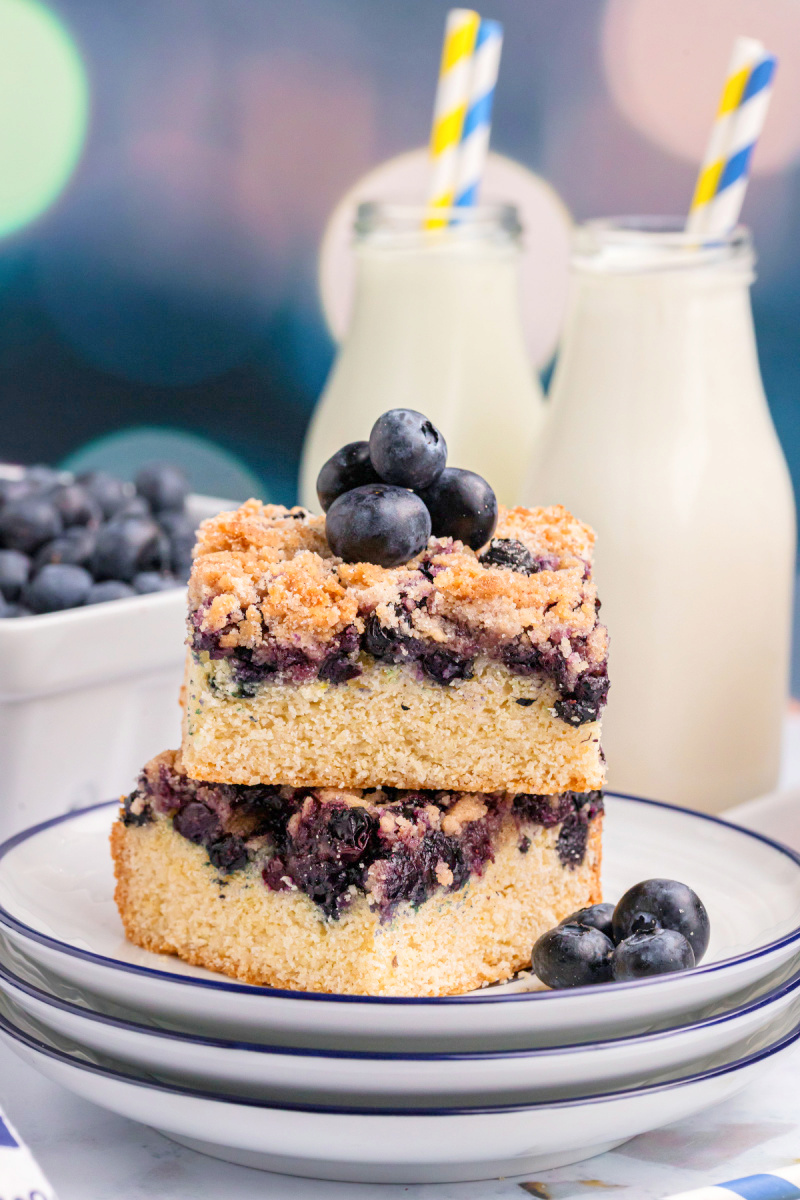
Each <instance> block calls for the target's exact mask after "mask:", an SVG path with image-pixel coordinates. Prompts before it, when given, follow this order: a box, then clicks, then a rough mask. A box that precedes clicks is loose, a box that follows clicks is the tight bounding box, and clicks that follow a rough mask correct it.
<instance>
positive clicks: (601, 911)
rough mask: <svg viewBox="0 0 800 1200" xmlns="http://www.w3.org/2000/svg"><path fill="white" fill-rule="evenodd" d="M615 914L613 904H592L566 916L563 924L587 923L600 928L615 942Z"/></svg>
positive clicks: (589, 925) (593, 927)
mask: <svg viewBox="0 0 800 1200" xmlns="http://www.w3.org/2000/svg"><path fill="white" fill-rule="evenodd" d="M613 916H614V905H613V904H591V905H589V907H588V908H579V909H578V911H577V912H574V913H572V915H571V916H569V917H565V918H564V920H563V921H562V922H561V924H562V925H586V926H587V927H591V928H592V929H599V930H600V932H601V933H604V934H605V935H606V937H607V938H610V940H611V941H612V942H613V940H614V935H613V933H612V928H611V922H612V918H613Z"/></svg>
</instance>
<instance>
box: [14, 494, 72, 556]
mask: <svg viewBox="0 0 800 1200" xmlns="http://www.w3.org/2000/svg"><path fill="white" fill-rule="evenodd" d="M61 530H62V523H61V517H60V516H59V514H58V510H57V509H56V506H55V505H54V504H53V502H52V501H51V500H49V499H47V497H45V496H34V495H31V496H21V497H20V498H19V499H18V500H9V501H8V503H7V504H5V505H4V506H3V508H2V509H0V545H3V546H5V547H6V548H7V549H8V550H21V551H22V553H23V554H30V553H32V551H34V550H36V549H38V547H39V546H41V545H42V544H43V543H44V542H49V541H51V540H52V538H54V537H58V535H59V534H60V533H61Z"/></svg>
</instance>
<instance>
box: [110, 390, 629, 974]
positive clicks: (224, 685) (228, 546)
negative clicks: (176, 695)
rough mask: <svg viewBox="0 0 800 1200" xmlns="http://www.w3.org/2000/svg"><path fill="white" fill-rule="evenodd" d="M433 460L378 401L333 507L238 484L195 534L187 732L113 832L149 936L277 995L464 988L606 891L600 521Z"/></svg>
mask: <svg viewBox="0 0 800 1200" xmlns="http://www.w3.org/2000/svg"><path fill="white" fill-rule="evenodd" d="M446 460H447V447H446V443H445V439H444V438H443V437H442V435H441V433H440V432H439V430H437V429H436V427H435V426H434V425H433V424H432V423H431V422H430V421H428V420H427V418H426V417H425V416H424V414H421V413H418V412H416V410H413V409H397V410H392V411H391V412H389V413H386V414H384V415H383V417H381V418H379V420H378V421H377V422H376V424H375V426H374V428H373V430H372V432H371V434H370V437H369V439H368V440H367V439H365V440H364V441H362V442H352V443H349V444H348V445H347V446H345V447H343V448H342V450H340V451H339V452H337V454H335V455H334V456H333V457H332V458H331V459H330V460H329V461H328V462H327V463H326V464H325V466H324V467H323V468H322V471H321V472H320V477H319V480H318V488H317V490H318V495H319V499H320V504H321V507H322V508H323V509H324V512H325V515H320V516H318V515H315V514H312V513H310V512H308V511H307V510H305V509H303V508H298V507H295V508H284V507H282V506H279V505H264V504H261V503H259V502H258V501H256V500H250V501H248V502H247V503H246V504H243V505H242V506H241V508H239V509H238V510H237V511H236V512H229V513H223V514H222V515H220V516H217V517H214V518H213V519H211V520H209V521H206V522H204V523H203V525H202V526H201V528H200V530H199V532H198V540H197V544H196V546H195V550H194V562H193V566H192V571H191V577H190V582H189V614H188V657H187V673H186V683H185V687H184V692H183V706H184V729H183V739H182V747H181V750H180V752H177V753H176V752H167V753H165V754H163V755H160V756H159V757H158V758H157V759H154V760H153V761H152V762H151V763H150V764H148V766H147V767H146V768H145V770H144V772H143V774H142V776H141V778H140V781H139V784H138V787H137V788H136V790H135V791H134V792H132V793H131V795H130V796H128V797H127V798H126V799H125V800H124V802H123V806H122V809H121V812H120V818H119V820H118V822H117V823H116V824H115V826H114V830H113V834H112V848H113V853H114V858H115V866H116V873H117V903H118V906H119V909H120V913H121V915H122V919H123V922H124V925H125V929H126V932H127V934H128V936H129V937H130V938H131V939H132V940H133V941H135V942H136V943H137V944H139V945H141V946H144V947H146V948H148V949H151V950H156V951H159V952H163V953H171V954H177V955H179V956H180V957H182V958H184V959H185V960H187V961H188V962H192V963H195V964H199V965H201V966H205V967H210V968H211V969H213V970H219V971H223V972H226V973H228V974H230V975H233V976H235V977H236V978H239V979H244V980H247V981H249V982H251V983H257V984H265V985H271V986H276V987H284V988H295V989H301V990H309V991H321V992H344V993H366V994H374V995H391V994H396V995H421V996H422V995H425V996H435V995H447V994H458V993H462V992H465V991H468V990H470V989H472V988H475V987H480V986H482V985H485V984H488V983H494V982H497V981H499V980H503V979H507V978H509V977H510V976H511V975H513V974H514V973H515V972H516V971H518V970H519V969H520V968H521V967H523V966H525V965H529V963H530V955H531V945H532V944H533V943H534V942H535V941H536V940H537V939H538V938H539V937H540V936H541V935H542V934H544V933H545V932H546V931H547V930H549V929H551V928H552V927H553V926H554V925H557V924H558V922H559V921H562V920H563V919H564V918H565V917H567V916H568V915H569V914H570V913H575V912H576V910H581V911H582V912H587V911H588V910H589V908H590V907H591V906H593V905H597V904H599V902H600V901H601V899H602V897H601V892H600V858H601V827H602V811H603V804H602V794H601V792H600V791H599V789H600V788H602V785H603V781H604V767H603V757H602V751H601V749H600V726H599V717H600V712H601V709H602V707H603V705H604V704H605V700H606V695H607V691H608V674H607V661H606V660H607V634H606V630H605V628H604V626H603V625H601V624H600V622H599V620H598V609H599V604H598V601H597V596H596V592H595V585H594V582H593V580H592V570H591V568H592V547H593V541H594V535H593V534H592V532H591V530H590V529H588V528H587V526H585V525H583V524H582V523H581V522H580V521H579V520H577V519H576V518H575V517H573V516H572V515H571V514H570V513H568V512H567V511H566V510H565V509H563V508H560V507H554V508H542V509H532V510H529V509H524V508H516V509H511V510H508V509H504V508H502V507H499V506H498V504H497V501H496V498H495V495H494V492H493V490H492V488H491V486H490V485H489V483H488V482H487V481H486V480H484V479H482V478H481V477H480V476H478V475H475V474H474V473H473V472H471V471H467V470H462V469H460V468H458V467H452V466H448V465H447V461H446ZM131 549H132V550H133V549H137V551H138V543H137V546H136V547H132V548H131ZM148 567H149V564H148V566H146V567H143V568H142V567H140V568H139V570H147V569H148ZM122 577H123V578H125V576H122ZM131 578H133V586H134V587H135V586H136V579H137V578H138V576H134V575H131ZM588 920H589V919H588V918H587V925H586V926H584V925H581V926H580V927H579V928H580V929H583V931H584V932H583V933H581V934H578V935H575V936H576V937H577V939H578V941H577V942H576V945H577V944H578V943H580V945H582V946H584V945H587V944H588V943H586V942H585V940H582V939H584V935H585V934H586V929H587V928H588V927H589V926H588ZM595 924H596V923H595ZM592 933H593V934H594V935H596V939H595V940H597V938H599V937H601V936H605V935H603V934H601V933H600V931H599V929H598V928H593V930H592ZM565 936H566V935H565ZM590 936H591V935H590ZM593 969H594V968H593ZM604 969H605V968H604Z"/></svg>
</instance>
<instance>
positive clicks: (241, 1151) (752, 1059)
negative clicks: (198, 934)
mask: <svg viewBox="0 0 800 1200" xmlns="http://www.w3.org/2000/svg"><path fill="white" fill-rule="evenodd" d="M4 1008H6V1003H5V1002H4ZM798 1036H800V1030H798V1029H792V1030H790V1031H786V1032H783V1033H782V1034H780V1035H777V1036H773V1037H772V1038H770V1036H769V1035H762V1038H761V1039H760V1044H759V1045H758V1046H757V1047H754V1049H753V1050H752V1052H751V1053H749V1054H747V1055H746V1056H743V1057H740V1058H733V1059H732V1060H731V1061H727V1062H726V1061H723V1062H717V1063H714V1064H708V1065H705V1066H702V1067H698V1068H697V1069H695V1070H693V1071H692V1072H691V1073H690V1074H686V1075H684V1076H682V1077H678V1078H675V1079H672V1080H671V1081H669V1082H667V1083H661V1084H657V1085H651V1086H646V1087H639V1088H630V1089H627V1090H622V1091H616V1092H611V1093H608V1094H606V1095H603V1096H596V1095H595V1096H592V1095H582V1096H579V1097H576V1098H574V1099H570V1100H557V1101H554V1100H548V1101H542V1102H539V1103H536V1104H526V1105H513V1106H506V1107H501V1108H497V1107H483V1108H456V1107H452V1108H440V1109H433V1110H429V1111H427V1112H420V1111H419V1110H416V1111H415V1110H413V1109H412V1110H405V1111H403V1110H400V1111H398V1110H391V1109H384V1110H382V1111H380V1112H376V1111H375V1110H374V1109H373V1110H371V1111H370V1110H369V1109H363V1108H355V1107H353V1108H350V1107H346V1108H345V1107H343V1108H340V1109H338V1110H336V1111H334V1110H331V1109H330V1108H327V1107H325V1106H323V1105H299V1104H294V1105H293V1104H287V1103H276V1102H274V1101H271V1102H270V1103H263V1102H262V1103H259V1102H258V1101H256V1100H231V1099H230V1098H227V1097H223V1096H220V1095H217V1094H215V1093H213V1092H202V1091H198V1090H194V1089H190V1088H180V1087H174V1086H173V1087H170V1086H166V1085H164V1084H160V1083H157V1082H154V1081H152V1080H147V1079H144V1078H141V1077H136V1076H134V1075H131V1074H129V1073H126V1072H124V1071H122V1070H120V1069H119V1068H118V1067H117V1066H116V1065H115V1064H114V1063H113V1061H111V1060H108V1059H101V1058H100V1057H98V1056H94V1055H92V1054H91V1053H90V1052H88V1051H85V1050H84V1051H77V1052H75V1051H73V1052H72V1053H70V1052H69V1051H67V1050H66V1049H64V1048H63V1047H59V1045H58V1039H54V1038H53V1037H51V1036H50V1035H44V1036H43V1035H41V1034H38V1033H37V1032H36V1031H35V1029H34V1028H32V1027H31V1025H30V1023H29V1022H28V1021H27V1018H25V1017H24V1015H23V1016H22V1017H19V1018H16V1017H15V1018H14V1020H13V1021H11V1020H7V1019H6V1018H4V1017H0V1038H2V1039H3V1040H4V1041H6V1042H7V1043H8V1044H9V1046H10V1047H11V1049H13V1050H14V1051H15V1052H16V1053H17V1054H18V1055H19V1057H20V1058H22V1059H23V1060H24V1061H25V1062H27V1063H29V1064H30V1065H31V1066H33V1067H36V1068H37V1069H38V1070H39V1071H41V1072H42V1074H44V1075H46V1076H47V1077H48V1078H50V1079H52V1080H54V1081H55V1082H57V1083H60V1084H63V1086H64V1087H66V1088H69V1089H70V1090H71V1091H73V1092H75V1093H77V1095H79V1096H82V1097H84V1099H86V1100H90V1101H92V1102H93V1103H95V1104H99V1105H101V1106H102V1107H104V1108H108V1109H110V1110H111V1111H112V1112H116V1113H119V1114H121V1115H122V1116H125V1117H130V1118H131V1119H133V1120H134V1121H141V1122H142V1123H143V1124H145V1125H150V1126H152V1127H153V1128H155V1129H159V1130H161V1132H163V1133H165V1134H166V1135H167V1136H168V1137H171V1138H174V1139H175V1140H177V1141H180V1142H182V1143H183V1144H184V1145H187V1146H190V1147H192V1148H193V1149H196V1150H200V1151H202V1152H204V1153H207V1154H212V1155H214V1156H215V1157H218V1158H223V1159H226V1160H228V1161H231V1162H237V1163H242V1164H244V1165H245V1166H251V1167H261V1168H263V1169H265V1170H270V1171H281V1172H284V1173H285V1174H289V1175H307V1176H312V1177H313V1178H321V1179H340V1180H352V1181H359V1182H361V1181H372V1182H379V1183H416V1182H431V1183H433V1182H445V1181H461V1180H470V1179H488V1178H493V1177H496V1176H498V1175H514V1174H521V1173H522V1172H526V1173H527V1172H533V1171H540V1170H545V1169H547V1168H549V1167H556V1166H562V1165H565V1164H566V1163H571V1162H578V1161H580V1160H581V1159H584V1158H589V1157H591V1156H592V1155H594V1154H600V1153H602V1152H603V1151H605V1150H610V1149H612V1148H613V1147H614V1146H618V1145H619V1144H620V1143H621V1142H624V1141H627V1140H628V1139H629V1138H632V1137H635V1136H636V1135H637V1134H639V1133H644V1132H646V1131H647V1130H649V1129H655V1128H657V1127H658V1126H660V1125H666V1124H669V1123H670V1122H672V1121H677V1120H680V1119H682V1118H684V1117H687V1116H690V1115H692V1114H693V1113H696V1112H699V1111H700V1110H701V1109H704V1108H707V1107H709V1106H710V1105H712V1104H717V1103H719V1102H720V1101H722V1100H726V1099H728V1097H729V1096H731V1095H733V1094H734V1093H735V1092H737V1091H739V1090H740V1089H741V1088H743V1087H744V1086H745V1085H746V1084H748V1083H750V1082H751V1081H752V1079H753V1078H754V1077H755V1076H756V1075H757V1074H758V1073H759V1072H760V1071H762V1070H764V1069H765V1068H766V1067H767V1066H768V1065H769V1064H770V1063H776V1062H778V1061H779V1060H780V1059H781V1058H782V1057H783V1056H784V1055H787V1054H789V1053H791V1050H792V1047H793V1046H794V1044H795V1042H796V1040H797V1038H798Z"/></svg>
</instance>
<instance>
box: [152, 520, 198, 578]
mask: <svg viewBox="0 0 800 1200" xmlns="http://www.w3.org/2000/svg"><path fill="white" fill-rule="evenodd" d="M158 523H159V525H160V526H161V528H162V529H163V530H164V532H165V533H166V535H167V537H168V538H169V546H170V567H171V569H172V572H173V574H174V575H176V576H177V578H178V579H180V580H181V582H183V583H185V582H186V580H187V579H188V578H189V575H190V573H191V570H192V551H193V550H194V544H195V542H196V540H197V527H196V522H195V521H194V519H193V518H192V517H190V516H189V514H188V513H185V512H164V513H159V514H158Z"/></svg>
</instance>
